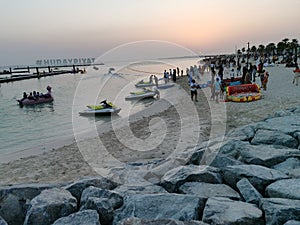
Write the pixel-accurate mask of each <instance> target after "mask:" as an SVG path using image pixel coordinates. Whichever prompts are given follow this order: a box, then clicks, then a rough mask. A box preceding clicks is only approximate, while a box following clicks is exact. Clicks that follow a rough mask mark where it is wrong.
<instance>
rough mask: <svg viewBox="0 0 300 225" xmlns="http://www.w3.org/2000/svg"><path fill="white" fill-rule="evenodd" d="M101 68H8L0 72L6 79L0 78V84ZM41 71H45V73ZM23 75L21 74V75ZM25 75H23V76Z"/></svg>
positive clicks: (66, 66)
mask: <svg viewBox="0 0 300 225" xmlns="http://www.w3.org/2000/svg"><path fill="white" fill-rule="evenodd" d="M96 65H97V66H98V65H99V66H101V65H104V64H102V63H101V64H92V65H91V64H86V65H82V64H81V65H60V66H27V67H16V68H11V67H10V68H9V70H4V71H0V76H5V75H7V77H3V78H1V77H0V83H8V82H14V81H19V80H27V79H33V78H38V79H39V78H41V77H48V76H55V75H61V74H76V73H84V72H85V71H84V70H82V69H79V67H83V66H96ZM69 67H70V69H66V70H56V69H57V68H69ZM42 69H47V72H46V71H45V70H43V71H42V72H41V70H42ZM31 70H35V72H34V73H30V71H31ZM21 73H23V74H21ZM24 73H25V74H24Z"/></svg>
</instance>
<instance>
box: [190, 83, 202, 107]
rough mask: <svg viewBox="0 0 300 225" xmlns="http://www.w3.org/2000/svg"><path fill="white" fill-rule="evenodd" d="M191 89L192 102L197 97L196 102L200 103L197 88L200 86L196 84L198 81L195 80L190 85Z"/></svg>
mask: <svg viewBox="0 0 300 225" xmlns="http://www.w3.org/2000/svg"><path fill="white" fill-rule="evenodd" d="M190 87H191V99H192V101H193V100H194V97H195V102H198V100H197V88H200V87H199V84H196V81H195V80H194V79H193V80H192V82H191V84H190Z"/></svg>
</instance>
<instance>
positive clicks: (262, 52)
mask: <svg viewBox="0 0 300 225" xmlns="http://www.w3.org/2000/svg"><path fill="white" fill-rule="evenodd" d="M264 50H265V46H264V45H262V44H260V45H259V46H258V49H257V51H258V52H259V54H260V55H261V56H262V55H263V54H264Z"/></svg>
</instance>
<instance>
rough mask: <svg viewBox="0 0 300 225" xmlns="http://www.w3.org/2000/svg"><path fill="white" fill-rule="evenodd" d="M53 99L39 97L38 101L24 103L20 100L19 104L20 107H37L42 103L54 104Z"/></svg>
mask: <svg viewBox="0 0 300 225" xmlns="http://www.w3.org/2000/svg"><path fill="white" fill-rule="evenodd" d="M53 100H54V99H53V97H50V98H44V97H39V98H37V99H28V98H27V99H24V100H23V101H21V100H20V99H18V100H17V101H18V103H19V105H20V106H23V105H37V104H41V103H47V102H53Z"/></svg>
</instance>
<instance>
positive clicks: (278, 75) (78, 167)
mask: <svg viewBox="0 0 300 225" xmlns="http://www.w3.org/2000/svg"><path fill="white" fill-rule="evenodd" d="M266 69H267V70H268V71H269V72H270V82H269V87H268V91H265V92H264V91H263V95H264V97H263V99H262V100H259V101H255V102H250V103H233V102H227V103H224V104H225V105H226V124H225V125H226V132H228V131H230V130H232V129H234V128H237V127H240V126H243V125H246V124H250V123H253V122H257V121H260V120H262V119H264V118H266V117H268V116H271V115H272V114H273V113H274V112H275V111H280V110H283V109H286V108H291V107H293V106H297V104H298V105H299V100H298V97H297V93H299V92H300V90H299V89H298V87H296V86H293V85H292V82H291V81H292V77H293V76H292V71H291V69H287V68H284V66H282V65H279V66H275V67H270V68H266ZM203 78H205V79H203ZM208 79H210V73H205V74H204V77H202V78H201V81H199V82H204V80H208ZM177 83H178V84H179V86H178V87H177V88H182V89H183V90H184V91H185V94H186V95H187V96H189V87H188V84H187V77H186V76H185V77H179V79H178V81H177ZM287 90H289V91H287ZM201 92H206V95H204V94H201V93H200V96H199V97H200V98H199V102H197V103H195V106H196V108H197V111H198V115H197V116H198V118H200V124H201V127H199V130H200V131H201V132H199V130H197V131H196V130H195V131H193V132H195V133H196V132H199V139H198V140H197V141H195V140H191V141H190V142H189V143H188V144H187V143H184V145H182V146H181V147H182V150H184V149H185V148H188V147H193V146H196V145H198V144H200V143H201V142H203V141H205V140H207V139H208V138H209V137H210V136H209V135H210V132H211V124H210V122H211V121H210V119H211V118H210V110H212V109H211V108H210V105H211V106H214V105H215V104H216V103H215V102H209V99H207V96H208V95H209V92H210V90H209V88H205V89H203V90H202V91H201ZM156 103H159V101H157V102H156ZM189 103H191V101H189ZM208 103H209V104H208ZM166 106H167V105H165V106H164V107H160V106H158V105H157V108H158V109H159V110H158V111H157V110H153V112H151V113H149V112H148V113H145V111H143V112H140V113H138V114H136V115H135V116H132V117H131V118H130V119H129V120H128V121H130V123H129V126H130V128H131V129H132V131H133V133H134V135H135V136H137V137H138V138H141V139H147V138H149V135H151V131H153V130H151V129H152V128H153V129H154V131H155V129H157V130H159V129H160V128H161V127H160V126H161V121H160V120H156V119H155V118H156V117H158V118H164V119H165V121H167V125H169V124H170V129H171V131H172V132H173V133H171V134H169V136H168V137H170V138H169V139H167V141H165V145H162V146H160V149H159V150H157V151H154V152H153V151H149V152H147V153H145V154H144V153H142V152H137V151H136V152H134V153H132V152H130V151H128V150H126V149H125V148H124V145H122V143H121V144H120V143H119V142H117V140H116V139H117V138H118V136H115V137H114V141H113V142H111V139H112V134H113V133H114V132H116V130H113V129H110V130H106V132H103V133H101V134H99V135H100V139H101V141H102V142H103V143H106V146H105V147H107V148H109V152H108V153H105V154H106V155H105V156H107V157H108V155H109V157H108V158H107V159H109V158H110V157H111V156H113V157H114V158H115V159H118V160H119V161H122V162H125V163H129V162H138V161H139V162H147V161H155V160H164V159H166V158H167V157H168V156H170V155H172V152H173V151H174V149H171V148H169V147H172V145H171V144H172V143H173V142H176V143H177V141H176V139H177V136H176V132H178V129H179V126H178V124H176V123H174V119H175V120H176V119H177V120H178V118H179V117H178V112H177V110H176V106H175V109H174V108H172V107H171V106H170V105H169V107H166ZM208 112H209V113H208ZM128 121H125V122H126V123H127V122H128ZM151 121H152V122H151ZM149 123H150V124H151V126H150V128H151V129H150V128H149ZM120 124H121V125H119V126H118V129H120V132H122V123H120ZM191 124H192V123H190V124H189V123H187V124H186V126H190V125H191ZM106 126H110V125H109V124H108V125H106ZM112 128H114V127H112ZM180 129H183V128H182V127H180ZM100 130H101V129H100ZM102 130H103V129H102ZM154 133H155V132H154ZM125 137H126V134H125ZM98 138H99V137H97V138H96V139H98ZM96 139H90V140H87V141H85V142H83V143H85V144H86V146H90V145H92V143H93V142H94V144H95V143H97V141H98V140H96ZM78 143H82V142H74V143H72V144H70V145H65V146H63V147H61V148H56V149H53V150H51V151H47V152H43V154H38V155H34V156H29V157H25V158H21V159H18V160H14V161H10V162H8V163H2V164H0V171H1V173H0V184H1V185H7V184H18V183H37V182H38V183H42V182H44V183H58V182H71V181H73V180H76V179H79V178H81V177H84V176H93V175H98V173H97V172H95V170H94V169H93V168H92V167H91V166H90V164H89V163H88V162H87V161H86V159H85V157H84V156H83V155H82V152H80V151H79V149H78ZM177 144H178V143H177ZM79 148H80V147H79ZM162 152H163V153H164V154H162ZM136 153H139V154H137V155H135V154H136ZM105 159H106V158H105V157H104V158H103V159H102V160H103V161H105ZM111 162H112V165H111V166H112V167H113V166H118V164H116V165H115V164H114V163H113V161H111ZM108 163H110V161H109V160H108Z"/></svg>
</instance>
